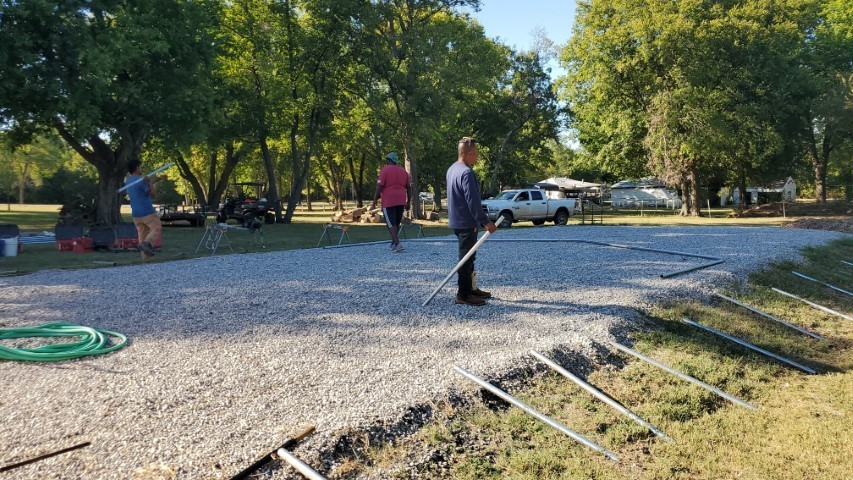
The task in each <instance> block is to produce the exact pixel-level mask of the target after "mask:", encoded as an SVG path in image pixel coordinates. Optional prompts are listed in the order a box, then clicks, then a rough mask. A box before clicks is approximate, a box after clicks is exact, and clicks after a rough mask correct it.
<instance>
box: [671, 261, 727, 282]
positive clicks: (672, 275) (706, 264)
mask: <svg viewBox="0 0 853 480" xmlns="http://www.w3.org/2000/svg"><path fill="white" fill-rule="evenodd" d="M723 262H725V260H717V261H716V262H710V263H703V264H701V265H696V266H695V267H688V268H685V269H683V270H678V271H676V272H670V273H661V274H660V278H672V277H674V276H676V275H681V274H682V273H688V272H692V271H694V270H701V269H703V268H708V267H713V266H714V265H719V264H721V263H723Z"/></svg>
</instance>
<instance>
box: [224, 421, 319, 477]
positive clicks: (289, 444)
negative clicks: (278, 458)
mask: <svg viewBox="0 0 853 480" xmlns="http://www.w3.org/2000/svg"><path fill="white" fill-rule="evenodd" d="M312 433H314V427H313V426H311V427H308V428H306V429H305V430H303V431H302V433H300V434H299V435H297V436H295V437H293V438H289V439H287V441H285V442H284V443H283V444H281V446H279V447H278V448H276V449H273V451H271V452H269V453H267V454H266V455H264V456H263V457H261V458H259V459H258V460H256V461H255V463H253V464H251V465H249V466H248V467H246V468H245V469H243V471H242V472H240V473H238V474H237V475H234V476H233V477H231V480H246V479H247V478H249V477H250V476H251V475H252V474H253V473H255V471H256V470H257V469H259V468H261V467H263V466H264V465H266V464H267V463H269V462H271V461H272V459H273V454H276V453H278V450H279V449H282V448H284V449H287V448H293V447H294V446H295V445H296V444H297V443H299V442H300V441H302V439H304V438H305V437H307V436H308V435H311V434H312Z"/></svg>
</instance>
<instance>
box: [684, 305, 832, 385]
mask: <svg viewBox="0 0 853 480" xmlns="http://www.w3.org/2000/svg"><path fill="white" fill-rule="evenodd" d="M681 320H682V321H683V322H684V323H686V324H688V325H693V326H694V327H699V328H701V329H702V330H706V331H708V332H711V333H713V334H716V335H719V336H721V337H723V338H727V339H729V340H731V341H733V342H735V343H737V344H738V345H743V346H744V347H746V348H748V349H750V350H754V351H756V352H758V353H761V354H763V355H767V356H768V357H771V358H775V359H776V360H779V361H780V362H783V363H787V364H788V365H791V366H792V367H795V368H799V369H800V370H802V371H804V372H807V373H811V374H815V373H817V372H816V371H815V370H813V369H811V368H809V367H807V366H805V365H802V364H799V363H797V362H795V361H793V360H788V359H787V358H785V357H783V356H781V355H776V354H775V353H773V352H768V351H767V350H764V349H763V348H759V347H756V346H755V345H753V344H751V343H749V342H746V341H744V340H741V339H739V338H736V337H733V336H731V335H728V334H726V333H723V332H721V331H719V330H714V329H713V328H711V327H708V326H705V325H702V324H701V323H698V322H694V321H693V320H690V319H689V318H682V319H681Z"/></svg>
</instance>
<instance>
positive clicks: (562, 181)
mask: <svg viewBox="0 0 853 480" xmlns="http://www.w3.org/2000/svg"><path fill="white" fill-rule="evenodd" d="M539 183H540V184H541V183H547V184H551V185H556V186H557V187H558V188H564V189H566V190H585V189H596V188H601V187H602V185H601V184H600V183H590V182H584V181H582V180H573V179H571V178H568V177H551V178H546V179H545V180H542V181H541V182H539ZM540 188H542V187H540ZM543 190H547V188H543Z"/></svg>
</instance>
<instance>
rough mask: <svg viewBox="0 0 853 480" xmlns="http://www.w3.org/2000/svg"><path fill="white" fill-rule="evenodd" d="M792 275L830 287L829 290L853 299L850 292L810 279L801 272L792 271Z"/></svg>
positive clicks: (852, 294)
mask: <svg viewBox="0 0 853 480" xmlns="http://www.w3.org/2000/svg"><path fill="white" fill-rule="evenodd" d="M791 273H793V274H794V275H796V276H798V277H802V278H805V279H806V280H811V281H812V282H815V283H819V284H821V285H824V286H826V287H829V288H831V289H833V290H835V291H837V292H841V293H844V294H846V295H850V296H851V297H853V293H850V292H848V291H847V290H844V289H843V288H838V287H836V286H835V285H830V284H828V283H825V282H821V281H820V280H817V279H815V278H812V277H809V276H808V275H803V274H802V273H800V272H795V271H793V270H792V271H791Z"/></svg>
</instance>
